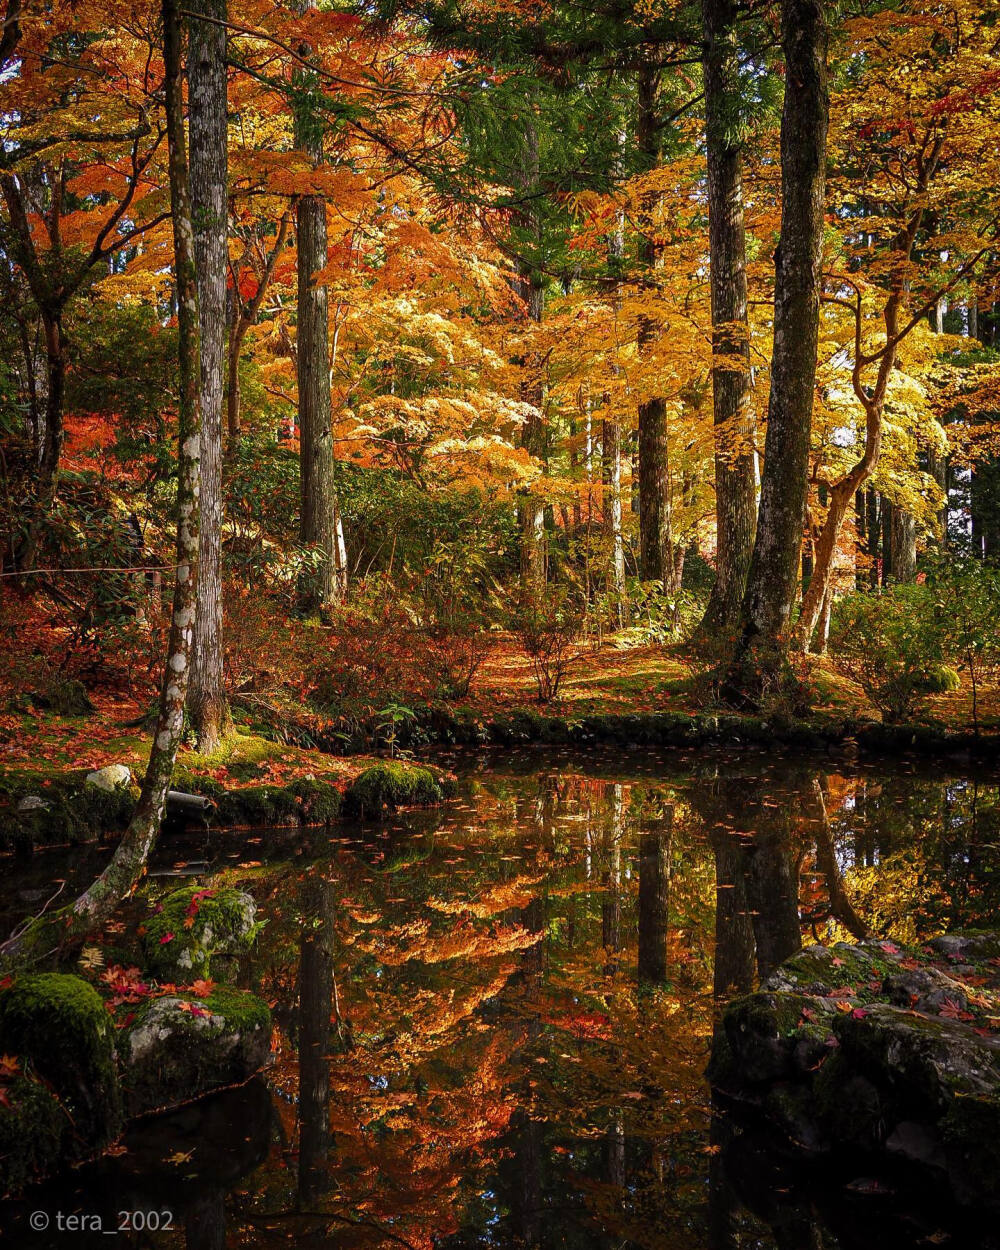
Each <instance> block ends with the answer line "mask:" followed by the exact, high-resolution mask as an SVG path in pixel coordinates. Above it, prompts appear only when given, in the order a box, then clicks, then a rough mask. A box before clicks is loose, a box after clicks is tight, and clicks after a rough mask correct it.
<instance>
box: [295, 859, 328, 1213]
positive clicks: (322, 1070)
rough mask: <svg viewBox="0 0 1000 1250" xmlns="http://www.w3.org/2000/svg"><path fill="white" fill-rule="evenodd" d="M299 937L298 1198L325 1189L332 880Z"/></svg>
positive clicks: (321, 889)
mask: <svg viewBox="0 0 1000 1250" xmlns="http://www.w3.org/2000/svg"><path fill="white" fill-rule="evenodd" d="M315 895H316V896H315V898H314V899H312V900H310V901H311V902H312V904H313V906H311V907H309V908H307V910H306V915H307V916H313V917H315V918H316V920H318V923H309V924H307V925H306V926H305V927H303V929H302V933H301V935H300V937H299V1201H300V1202H301V1203H302V1205H303V1206H308V1205H309V1204H310V1203H312V1202H314V1201H315V1200H316V1199H317V1198H318V1197H319V1195H320V1194H322V1193H323V1191H324V1190H325V1189H326V1188H327V1177H326V1162H327V1152H328V1151H329V1148H330V1062H329V1059H328V1058H327V1056H328V1054H329V1050H330V1014H331V1010H332V1005H333V884H332V882H329V881H319V882H317V886H316V892H315Z"/></svg>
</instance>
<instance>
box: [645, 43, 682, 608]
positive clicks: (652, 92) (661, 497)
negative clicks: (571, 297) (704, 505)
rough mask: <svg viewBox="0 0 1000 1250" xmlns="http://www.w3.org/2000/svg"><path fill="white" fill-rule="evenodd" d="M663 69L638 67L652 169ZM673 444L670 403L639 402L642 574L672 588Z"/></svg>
mask: <svg viewBox="0 0 1000 1250" xmlns="http://www.w3.org/2000/svg"><path fill="white" fill-rule="evenodd" d="M658 85H659V73H658V71H657V70H656V69H655V68H654V67H653V66H652V65H650V64H648V63H643V64H642V65H641V66H640V68H639V83H638V117H637V122H636V137H637V141H638V145H639V152H640V155H641V158H642V163H643V165H644V167H645V168H647V169H654V168H655V167H656V164H657V162H658V160H659V155H660V140H659V126H658V124H657V123H658V118H657V116H656V92H657V87H658ZM658 198H659V197H658V195H657V194H656V193H655V192H654V193H653V194H651V195H646V196H645V197H644V199H643V203H642V205H641V208H640V217H641V223H640V234H639V262H640V264H641V265H642V266H643V267H644V273H643V276H642V278H641V281H642V283H643V285H644V286H645V288H646V289H647V291H649V292H650V293H653V292H655V289H656V276H655V271H656V264H657V260H658V258H659V248H658V247H657V244H656V239H655V237H654V230H655V221H654V218H655V213H656V207H657V203H658ZM658 333H659V329H658V327H657V326H656V324H655V323H654V322H652V321H649V320H646V319H645V318H644V319H643V320H642V321H641V322H640V325H639V351H640V353H642V352H645V351H648V349H649V347H650V345H651V344H652V342H653V340H654V339H655V337H656V336H657V334H658ZM669 457H670V444H669V438H668V430H667V405H666V400H665V399H664V398H663V397H662V396H658V395H653V396H651V397H650V398H648V399H646V400H644V401H643V402H642V403H640V404H639V576H640V577H641V578H642V580H643V581H654V580H655V581H660V582H662V583H663V585H664V587H665V588H667V589H672V588H673V555H672V547H671V524H670V521H671V518H670V458H669Z"/></svg>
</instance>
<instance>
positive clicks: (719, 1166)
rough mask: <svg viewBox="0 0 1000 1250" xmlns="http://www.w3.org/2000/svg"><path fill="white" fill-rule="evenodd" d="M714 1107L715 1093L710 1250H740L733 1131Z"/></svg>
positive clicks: (711, 1135) (711, 1133)
mask: <svg viewBox="0 0 1000 1250" xmlns="http://www.w3.org/2000/svg"><path fill="white" fill-rule="evenodd" d="M752 958H753V956H752V954H751V960H752ZM717 1027H721V1025H720V1026H717ZM715 1104H716V1098H715V1095H714V1093H713V1095H712V1122H711V1126H710V1128H709V1133H708V1140H709V1144H710V1145H711V1146H712V1148H713V1153H712V1154H711V1155H710V1156H709V1160H708V1250H739V1246H740V1243H741V1240H742V1239H741V1238H740V1236H739V1213H740V1203H739V1200H738V1199H737V1197H736V1195H735V1193H734V1192H733V1188H732V1186H731V1185H730V1183H729V1178H728V1176H727V1175H726V1160H725V1153H724V1151H725V1146H726V1141H727V1140H728V1138H729V1136H730V1134H731V1131H732V1130H731V1128H730V1125H729V1121H728V1120H726V1119H725V1117H724V1116H722V1115H720V1114H719V1112H718V1110H717V1108H716V1105H715Z"/></svg>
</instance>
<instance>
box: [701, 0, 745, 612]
mask: <svg viewBox="0 0 1000 1250" xmlns="http://www.w3.org/2000/svg"><path fill="white" fill-rule="evenodd" d="M702 15H703V19H704V30H705V47H704V55H703V69H704V82H705V132H706V139H707V145H708V227H709V228H708V237H709V254H710V259H711V287H712V358H713V363H712V400H713V410H714V412H713V415H714V422H715V521H716V562H715V570H716V577H715V585H714V586H713V587H712V594H711V596H710V598H709V601H708V608H707V610H706V612H705V616H704V619H703V620H702V625H701V628H702V630H703V631H705V632H706V633H709V634H717V633H727V632H735V630H736V628H737V626H738V625H739V619H740V607H741V605H742V603H743V595H744V592H745V590H746V579H747V569H748V568H749V566H750V553H751V552H752V550H753V540H754V531H755V528H756V522H757V482H756V468H755V463H754V450H753V441H754V414H753V408H752V402H751V401H752V395H751V385H750V327H749V322H748V319H747V275H746V234H745V228H744V221H743V180H742V173H743V170H742V165H743V149H742V143H741V140H740V124H741V100H740V96H741V92H740V78H739V48H738V43H737V37H736V4H735V3H734V2H733V0H702Z"/></svg>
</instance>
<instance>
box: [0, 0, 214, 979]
mask: <svg viewBox="0 0 1000 1250" xmlns="http://www.w3.org/2000/svg"><path fill="white" fill-rule="evenodd" d="M163 54H164V64H165V69H166V100H167V140H168V152H169V172H170V199H171V205H172V207H173V233H174V269H175V274H176V283H177V308H178V314H177V320H178V331H179V345H178V369H179V388H178V389H179V395H180V404H179V410H178V421H177V447H178V451H177V571H176V576H175V580H174V601H173V614H172V617H171V621H170V634H169V638H168V642H167V654H166V660H165V663H164V669H163V681H162V684H161V687H160V704H159V711H158V713H157V718H156V727H155V729H154V731H153V742H152V748H151V750H150V754H149V765H148V767H147V768H146V775H145V777H144V779H143V783H142V790H141V793H140V795H139V800H138V803H137V804H136V808H135V811H134V812H133V814H132V819H131V820H130V821H129V825H128V828H127V829H126V830H125V833H124V834H123V836H122V840H121V842H120V843H119V844H118V847H117V849H116V851H115V853H114V855H113V856H112V858H111V862H110V863H109V864H108V866H107V867H106V868H105V869H104V871H103V872H102V873H101V875H100V876H99V877H98V878H97V880H96V881H94V882H93V884H92V885H91V886H90V887H89V888H88V889H87V890H85V891H84V892H83V894H81V895H80V896H79V898H77V899H76V901H75V902H73V903H72V904H71V905H70V906H68V907H65V908H63V909H61V910H60V911H57V912H54V913H52V914H51V915H47V916H42V917H39V918H37V919H35V920H32V921H30V922H29V923H28V924H27V925H24V926H22V927H21V929H20V930H18V931H17V932H15V933H14V934H13V935H12V936H11V937H10V938H8V939H7V941H6V942H4V943H3V945H2V946H0V968H9V967H12V966H17V965H18V964H19V963H24V962H35V961H37V960H39V959H44V958H47V957H49V956H51V955H52V954H54V953H56V952H57V951H58V950H59V949H60V948H61V947H64V946H66V945H71V944H73V943H75V942H76V941H78V940H79V939H81V938H82V937H83V936H85V935H86V934H87V933H88V932H89V931H91V930H92V929H94V928H95V927H97V926H98V925H100V924H102V923H103V922H104V921H105V920H107V919H108V917H109V916H110V915H111V914H112V912H113V911H114V910H115V908H116V907H117V906H118V904H119V903H120V902H121V900H122V899H123V898H125V897H126V896H127V895H128V894H130V893H131V891H132V890H134V889H135V886H136V885H137V883H138V882H139V880H140V879H141V877H142V875H143V873H144V872H145V870H146V861H147V859H148V857H149V853H150V851H151V850H152V848H153V845H154V843H155V842H156V836H157V833H158V832H159V828H160V821H161V819H162V817H163V810H164V807H165V805H166V799H167V790H168V789H169V788H170V778H171V775H172V774H173V769H174V761H175V759H176V756H177V748H178V746H179V745H180V741H181V736H182V734H183V731H184V702H185V698H186V695H187V687H188V674H189V671H190V666H191V650H192V640H193V635H194V625H195V609H196V590H195V588H196V585H197V570H198V489H199V475H200V467H201V461H200V452H201V448H200V440H199V425H200V418H199V408H198V393H199V383H200V375H199V362H198V351H199V349H198V337H199V329H198V290H197V284H196V280H195V263H194V239H193V236H192V231H191V206H190V198H189V193H188V172H187V156H186V150H185V138H184V100H183V88H182V81H181V51H180V28H179V19H178V12H177V0H163Z"/></svg>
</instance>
